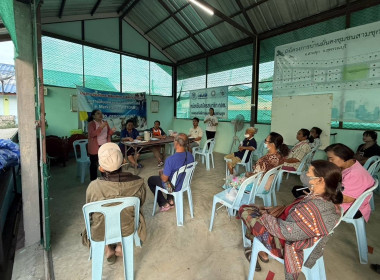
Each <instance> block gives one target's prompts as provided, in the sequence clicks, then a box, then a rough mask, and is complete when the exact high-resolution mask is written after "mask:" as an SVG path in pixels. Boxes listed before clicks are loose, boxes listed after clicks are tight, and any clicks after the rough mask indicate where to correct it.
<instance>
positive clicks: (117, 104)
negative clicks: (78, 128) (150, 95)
mask: <svg viewBox="0 0 380 280" xmlns="http://www.w3.org/2000/svg"><path fill="white" fill-rule="evenodd" d="M77 90H78V109H79V116H80V119H81V120H82V121H83V120H87V119H83V116H86V113H87V116H90V114H91V111H92V110H94V109H99V110H100V111H102V113H103V118H104V119H105V120H106V121H108V123H109V125H110V126H111V127H116V129H117V130H118V131H119V130H121V129H122V128H123V126H124V125H125V122H126V121H127V120H129V119H132V120H133V121H134V123H135V126H136V129H137V130H144V129H146V128H147V122H146V98H145V92H140V93H121V92H111V91H103V90H95V89H90V88H85V87H79V86H78V87H77ZM84 112H86V113H84Z"/></svg>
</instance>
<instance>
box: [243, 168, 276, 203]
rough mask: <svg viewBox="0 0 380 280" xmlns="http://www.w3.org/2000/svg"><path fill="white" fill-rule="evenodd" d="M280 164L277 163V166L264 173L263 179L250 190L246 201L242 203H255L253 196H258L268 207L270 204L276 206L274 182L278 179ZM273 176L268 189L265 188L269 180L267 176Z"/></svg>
mask: <svg viewBox="0 0 380 280" xmlns="http://www.w3.org/2000/svg"><path fill="white" fill-rule="evenodd" d="M281 168H282V165H279V166H277V167H274V168H272V169H271V170H269V171H268V172H267V173H265V175H264V177H263V179H262V180H261V182H260V181H259V184H258V185H257V187H256V188H254V190H253V191H252V192H251V194H250V197H249V200H248V203H244V204H255V197H256V196H258V197H260V198H262V199H263V201H264V206H266V207H270V206H277V198H276V192H275V190H276V182H277V179H278V174H279V171H280V170H281ZM271 177H273V181H272V183H271V186H270V189H269V191H266V190H265V186H266V184H267V182H268V180H269V178H271ZM271 197H273V205H272V199H271Z"/></svg>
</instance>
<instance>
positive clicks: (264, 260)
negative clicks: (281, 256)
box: [257, 253, 269, 263]
mask: <svg viewBox="0 0 380 280" xmlns="http://www.w3.org/2000/svg"><path fill="white" fill-rule="evenodd" d="M257 255H258V256H259V259H260V261H262V262H263V263H268V262H269V258H268V259H264V258H263V257H262V256H260V253H259V254H257Z"/></svg>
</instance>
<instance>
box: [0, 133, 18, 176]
mask: <svg viewBox="0 0 380 280" xmlns="http://www.w3.org/2000/svg"><path fill="white" fill-rule="evenodd" d="M19 163H20V148H19V146H18V145H17V144H16V143H13V142H12V141H11V140H6V139H0V169H3V168H6V167H8V166H16V165H18V164H19Z"/></svg>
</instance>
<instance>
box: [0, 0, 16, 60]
mask: <svg viewBox="0 0 380 280" xmlns="http://www.w3.org/2000/svg"><path fill="white" fill-rule="evenodd" d="M0 18H1V20H2V21H3V23H4V25H5V27H6V28H7V30H8V33H9V35H10V36H11V38H12V41H13V44H14V46H15V57H17V54H18V46H17V38H16V25H15V13H14V9H13V0H1V1H0Z"/></svg>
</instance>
